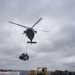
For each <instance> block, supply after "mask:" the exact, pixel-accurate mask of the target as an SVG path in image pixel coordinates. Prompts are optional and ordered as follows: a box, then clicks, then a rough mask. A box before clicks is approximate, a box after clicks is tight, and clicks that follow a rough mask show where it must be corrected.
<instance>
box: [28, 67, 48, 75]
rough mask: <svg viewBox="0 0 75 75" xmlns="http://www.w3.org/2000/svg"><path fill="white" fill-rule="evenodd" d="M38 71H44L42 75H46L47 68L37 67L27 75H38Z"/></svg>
mask: <svg viewBox="0 0 75 75" xmlns="http://www.w3.org/2000/svg"><path fill="white" fill-rule="evenodd" d="M40 69H41V71H42V70H44V75H48V72H47V67H37V70H31V71H30V73H29V75H38V73H39V72H40Z"/></svg>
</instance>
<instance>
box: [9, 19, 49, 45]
mask: <svg viewBox="0 0 75 75" xmlns="http://www.w3.org/2000/svg"><path fill="white" fill-rule="evenodd" d="M41 20H42V18H40V19H39V20H38V21H37V22H36V23H35V24H34V25H33V26H32V27H27V26H24V25H21V24H18V23H14V22H11V21H9V23H11V24H15V25H18V26H21V27H23V28H26V30H25V31H24V32H23V34H26V36H27V37H28V38H29V40H30V41H27V43H31V44H32V43H37V42H35V41H32V40H33V38H34V36H35V34H36V33H37V31H35V30H34V29H33V27H34V26H35V25H36V24H37V23H38V22H40V21H41ZM40 31H44V30H40ZM45 32H49V31H45Z"/></svg>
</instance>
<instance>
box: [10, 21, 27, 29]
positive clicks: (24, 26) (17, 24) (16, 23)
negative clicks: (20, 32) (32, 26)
mask: <svg viewBox="0 0 75 75" xmlns="http://www.w3.org/2000/svg"><path fill="white" fill-rule="evenodd" d="M9 23H12V24H15V25H18V26H21V27H24V28H28V27H26V26H23V25H21V24H17V23H14V22H11V21H9Z"/></svg>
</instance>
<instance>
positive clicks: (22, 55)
mask: <svg viewBox="0 0 75 75" xmlns="http://www.w3.org/2000/svg"><path fill="white" fill-rule="evenodd" d="M19 59H21V60H24V61H25V60H28V59H29V55H28V54H27V53H26V54H25V53H22V54H21V55H20V56H19Z"/></svg>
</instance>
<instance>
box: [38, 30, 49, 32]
mask: <svg viewBox="0 0 75 75" xmlns="http://www.w3.org/2000/svg"><path fill="white" fill-rule="evenodd" d="M38 31H43V32H50V31H46V30H38Z"/></svg>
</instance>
